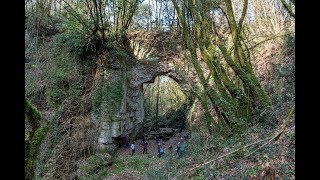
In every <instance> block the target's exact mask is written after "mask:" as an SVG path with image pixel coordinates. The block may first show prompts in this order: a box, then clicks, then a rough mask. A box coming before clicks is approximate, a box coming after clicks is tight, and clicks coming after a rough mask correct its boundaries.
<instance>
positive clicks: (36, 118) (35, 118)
mask: <svg viewBox="0 0 320 180" xmlns="http://www.w3.org/2000/svg"><path fill="white" fill-rule="evenodd" d="M25 114H26V119H27V121H28V123H30V125H31V126H32V129H36V128H38V127H39V126H40V119H41V113H40V112H39V111H38V110H37V108H36V107H34V106H33V105H31V103H30V101H29V99H27V98H25Z"/></svg>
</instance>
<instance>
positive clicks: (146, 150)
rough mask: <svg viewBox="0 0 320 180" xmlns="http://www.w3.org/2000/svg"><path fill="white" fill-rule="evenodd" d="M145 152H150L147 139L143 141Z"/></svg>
mask: <svg viewBox="0 0 320 180" xmlns="http://www.w3.org/2000/svg"><path fill="white" fill-rule="evenodd" d="M144 152H146V154H148V143H147V141H144V143H143V152H142V154H144Z"/></svg>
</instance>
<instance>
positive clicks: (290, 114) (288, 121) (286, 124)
mask: <svg viewBox="0 0 320 180" xmlns="http://www.w3.org/2000/svg"><path fill="white" fill-rule="evenodd" d="M294 111H295V106H293V107H292V108H291V111H290V113H289V115H288V118H287V120H286V121H285V123H284V126H283V127H282V129H281V130H280V131H279V132H278V133H277V134H276V135H275V136H272V137H269V138H266V139H263V140H260V141H256V142H253V143H251V144H248V145H246V146H244V147H241V148H238V149H236V150H234V151H232V152H230V153H227V154H224V155H222V156H219V157H217V158H215V159H213V160H210V161H207V162H204V163H201V164H199V165H197V166H195V167H193V168H191V169H189V171H192V170H194V169H196V168H199V167H201V166H204V165H206V164H209V163H212V162H214V161H217V160H219V159H221V158H224V157H226V156H229V155H231V154H234V153H236V152H238V151H240V150H242V149H244V148H247V147H249V146H252V145H255V144H258V143H260V142H264V141H267V140H268V141H267V142H266V143H264V144H263V145H262V146H260V147H259V148H258V149H256V150H255V151H253V152H251V153H250V154H249V155H247V156H245V157H244V158H247V157H249V156H250V155H252V154H253V153H254V152H256V151H258V150H260V149H261V148H262V147H264V146H266V145H267V144H268V143H270V142H271V141H272V140H275V142H276V141H277V140H278V139H279V138H280V136H281V135H282V134H283V133H284V131H285V130H286V128H287V126H288V125H289V123H290V120H291V118H292V116H293V114H294ZM244 158H241V159H239V160H238V161H240V160H242V159H244ZM186 172H188V171H186Z"/></svg>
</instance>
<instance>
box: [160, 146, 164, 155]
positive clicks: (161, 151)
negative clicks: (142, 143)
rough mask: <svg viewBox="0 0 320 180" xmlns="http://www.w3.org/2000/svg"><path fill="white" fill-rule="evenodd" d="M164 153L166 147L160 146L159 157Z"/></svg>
mask: <svg viewBox="0 0 320 180" xmlns="http://www.w3.org/2000/svg"><path fill="white" fill-rule="evenodd" d="M163 154H164V148H163V147H162V146H160V153H159V158H160V157H161V156H162V155H163Z"/></svg>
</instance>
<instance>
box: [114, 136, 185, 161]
mask: <svg viewBox="0 0 320 180" xmlns="http://www.w3.org/2000/svg"><path fill="white" fill-rule="evenodd" d="M182 134H184V132H182ZM179 140H180V136H179V133H177V134H176V135H174V136H172V137H170V139H169V140H168V141H163V140H162V139H159V142H160V143H161V145H162V147H164V152H165V153H166V154H169V153H170V151H169V147H170V146H172V153H174V152H175V149H176V148H177V144H178V142H179ZM146 141H147V142H148V154H149V155H152V156H154V157H156V156H157V155H158V149H157V147H158V146H157V142H156V140H154V139H147V140H146ZM131 142H132V141H131ZM134 142H135V144H136V152H135V155H136V156H137V155H138V156H146V154H142V152H143V147H142V145H140V142H141V139H136V140H135V141H134ZM130 146H131V143H130V144H129V147H128V148H125V147H124V146H123V147H120V148H119V149H118V150H117V151H116V153H115V156H116V157H119V156H131V148H130Z"/></svg>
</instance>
